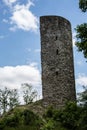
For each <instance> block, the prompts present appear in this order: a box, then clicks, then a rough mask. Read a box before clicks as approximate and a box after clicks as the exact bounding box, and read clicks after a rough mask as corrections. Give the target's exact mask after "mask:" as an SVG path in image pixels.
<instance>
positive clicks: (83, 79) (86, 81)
mask: <svg viewBox="0 0 87 130" xmlns="http://www.w3.org/2000/svg"><path fill="white" fill-rule="evenodd" d="M76 84H77V86H83V85H84V86H87V76H86V75H85V74H79V75H78V78H77V79H76Z"/></svg>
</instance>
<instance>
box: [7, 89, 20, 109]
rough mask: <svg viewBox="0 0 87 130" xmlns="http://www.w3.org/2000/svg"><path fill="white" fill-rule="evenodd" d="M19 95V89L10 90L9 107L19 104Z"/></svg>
mask: <svg viewBox="0 0 87 130" xmlns="http://www.w3.org/2000/svg"><path fill="white" fill-rule="evenodd" d="M19 104H20V103H19V96H18V91H17V89H13V90H10V93H9V109H10V110H12V109H13V108H14V107H16V106H17V105H19Z"/></svg>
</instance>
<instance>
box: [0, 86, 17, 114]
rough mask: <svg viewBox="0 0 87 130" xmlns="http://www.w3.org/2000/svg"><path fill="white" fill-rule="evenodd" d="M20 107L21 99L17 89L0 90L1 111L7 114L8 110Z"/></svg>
mask: <svg viewBox="0 0 87 130" xmlns="http://www.w3.org/2000/svg"><path fill="white" fill-rule="evenodd" d="M17 105H19V98H18V92H17V89H12V90H10V89H8V88H6V87H5V88H4V89H0V111H1V113H3V114H4V113H5V112H6V111H7V110H11V109H13V108H14V107H16V106H17Z"/></svg>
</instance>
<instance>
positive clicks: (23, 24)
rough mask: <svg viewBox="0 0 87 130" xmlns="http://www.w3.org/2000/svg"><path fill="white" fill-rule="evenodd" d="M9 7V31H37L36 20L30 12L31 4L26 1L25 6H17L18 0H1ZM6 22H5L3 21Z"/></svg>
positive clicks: (29, 1)
mask: <svg viewBox="0 0 87 130" xmlns="http://www.w3.org/2000/svg"><path fill="white" fill-rule="evenodd" d="M3 1H4V3H5V4H6V5H7V6H8V7H9V9H10V12H11V17H9V23H10V24H11V27H10V30H11V31H15V30H17V29H21V30H24V31H34V32H36V31H37V29H38V18H37V17H36V16H35V15H34V14H33V13H32V12H31V11H30V7H31V6H33V5H34V4H33V2H31V0H28V2H27V4H19V3H18V2H17V1H18V0H3ZM4 22H6V20H4Z"/></svg>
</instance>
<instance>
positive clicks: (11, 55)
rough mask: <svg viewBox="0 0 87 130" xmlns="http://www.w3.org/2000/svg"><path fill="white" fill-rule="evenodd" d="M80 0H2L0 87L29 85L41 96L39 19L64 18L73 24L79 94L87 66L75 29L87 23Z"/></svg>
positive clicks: (85, 81)
mask: <svg viewBox="0 0 87 130" xmlns="http://www.w3.org/2000/svg"><path fill="white" fill-rule="evenodd" d="M78 2H79V0H0V87H1V88H2V87H4V86H7V87H10V88H19V89H20V86H21V84H22V83H26V82H27V83H29V84H32V85H33V86H34V88H35V89H37V90H38V92H39V95H41V61H40V60H41V59H40V30H39V26H40V23H39V18H40V16H43V15H58V16H62V17H65V18H66V19H68V20H69V21H70V22H71V25H72V35H73V37H72V39H73V50H74V67H75V82H76V90H77V92H79V91H81V90H82V87H81V86H82V85H87V69H86V66H87V63H86V59H85V58H84V57H83V54H82V53H80V52H78V51H77V48H76V46H75V45H74V43H75V30H74V28H75V27H76V26H77V25H78V24H81V23H84V22H86V21H87V13H82V12H81V10H80V9H79V6H78Z"/></svg>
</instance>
